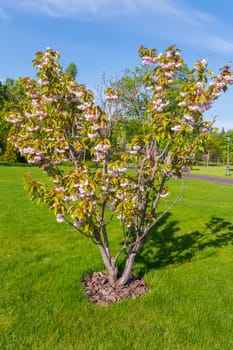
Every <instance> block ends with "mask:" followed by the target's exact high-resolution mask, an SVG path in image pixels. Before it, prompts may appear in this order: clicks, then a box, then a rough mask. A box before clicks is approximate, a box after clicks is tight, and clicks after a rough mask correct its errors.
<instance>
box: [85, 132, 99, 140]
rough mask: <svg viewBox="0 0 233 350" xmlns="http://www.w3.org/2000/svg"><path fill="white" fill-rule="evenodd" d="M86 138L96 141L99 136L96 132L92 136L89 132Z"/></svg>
mask: <svg viewBox="0 0 233 350" xmlns="http://www.w3.org/2000/svg"><path fill="white" fill-rule="evenodd" d="M87 136H88V137H89V139H96V138H97V137H98V136H99V134H98V133H97V132H96V133H94V134H93V133H90V132H89V133H88V134H87Z"/></svg>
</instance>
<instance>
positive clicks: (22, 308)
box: [0, 165, 233, 350]
mask: <svg viewBox="0 0 233 350" xmlns="http://www.w3.org/2000/svg"><path fill="white" fill-rule="evenodd" d="M28 169H29V168H27V167H13V166H12V167H7V166H3V165H0V235H1V240H0V270H1V271H0V286H1V287H0V332H1V333H0V349H1V350H21V349H23V350H24V349H25V350H30V349H33V350H71V349H72V350H116V349H117V350H134V349H135V350H137V349H138V350H149V349H150V350H157V349H158V350H208V349H209V350H217V349H218V350H231V349H232V348H233V332H232V329H233V293H232V291H233V279H232V276H233V259H232V256H233V246H232V243H233V211H232V207H233V200H232V198H233V188H232V187H231V186H225V185H220V184H212V183H207V182H201V181H195V180H190V179H185V180H184V189H183V192H182V197H181V199H180V201H179V202H178V203H177V205H176V207H174V208H173V209H172V210H171V212H170V213H169V214H167V215H166V217H165V218H164V219H163V221H162V222H161V225H160V226H159V227H157V228H155V229H154V232H152V233H151V235H150V237H148V239H147V241H146V242H145V245H144V247H143V249H142V251H141V253H140V256H139V257H138V259H137V264H136V266H135V273H138V272H139V271H140V272H141V273H143V274H144V278H145V280H146V282H147V285H148V287H149V289H150V292H149V293H148V294H147V295H145V296H143V297H140V298H138V299H135V300H128V301H123V302H120V303H118V304H113V305H110V306H107V307H100V306H97V305H93V304H90V303H89V302H88V301H87V299H86V296H85V294H84V291H83V289H82V286H81V280H82V278H83V277H84V276H85V274H87V273H88V272H90V271H99V270H102V269H103V265H102V262H101V259H100V257H99V255H98V252H97V248H96V247H95V246H94V245H92V244H91V243H90V242H89V241H87V240H86V239H85V238H84V237H80V236H79V235H78V233H76V232H73V231H72V230H71V228H69V227H68V226H66V225H63V224H57V223H56V222H55V219H54V216H53V215H52V214H51V213H49V212H48V211H47V209H46V208H44V207H38V206H36V205H35V204H34V203H31V202H29V200H28V198H27V195H26V194H25V193H24V191H23V187H22V176H23V174H24V173H25V172H26V171H28ZM29 170H31V171H32V172H33V173H35V174H36V173H38V169H36V168H30V169H29ZM180 183H181V182H180V181H171V183H170V187H171V189H172V190H173V192H174V193H177V192H178V191H179V187H180ZM167 204H169V202H166V201H165V202H164V204H163V205H164V206H166V205H167ZM116 232H117V225H115V227H113V228H112V234H113V236H114V235H115V234H116Z"/></svg>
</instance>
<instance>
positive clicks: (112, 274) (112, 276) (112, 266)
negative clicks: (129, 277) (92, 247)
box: [98, 244, 118, 283]
mask: <svg viewBox="0 0 233 350" xmlns="http://www.w3.org/2000/svg"><path fill="white" fill-rule="evenodd" d="M98 247H99V250H100V254H101V256H102V258H103V262H104V265H105V267H106V269H107V270H108V274H109V281H110V282H113V283H115V282H116V280H117V276H118V269H117V266H116V263H115V262H114V260H113V259H111V257H110V255H109V254H107V252H106V249H105V248H104V247H103V246H102V245H101V244H98Z"/></svg>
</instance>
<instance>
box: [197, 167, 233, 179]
mask: <svg viewBox="0 0 233 350" xmlns="http://www.w3.org/2000/svg"><path fill="white" fill-rule="evenodd" d="M192 173H193V174H199V175H207V176H214V177H215V176H216V177H222V178H227V179H233V169H232V167H231V168H230V175H227V176H226V166H224V165H209V166H194V167H193V170H192Z"/></svg>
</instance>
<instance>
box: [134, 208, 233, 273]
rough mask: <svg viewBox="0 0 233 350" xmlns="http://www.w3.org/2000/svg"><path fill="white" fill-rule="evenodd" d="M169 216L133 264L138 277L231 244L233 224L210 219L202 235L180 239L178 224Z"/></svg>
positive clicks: (223, 220)
mask: <svg viewBox="0 0 233 350" xmlns="http://www.w3.org/2000/svg"><path fill="white" fill-rule="evenodd" d="M170 216H171V214H170V213H168V214H166V215H165V216H164V217H163V218H162V219H161V220H160V222H159V225H155V226H154V227H153V228H152V230H151V232H150V233H149V234H148V236H147V238H146V240H145V241H144V244H143V246H142V249H141V251H140V252H139V253H138V256H137V260H136V261H137V268H138V269H139V270H140V271H138V272H139V273H140V274H143V275H144V274H145V273H146V272H148V271H149V270H151V269H156V268H162V267H166V266H168V265H173V264H182V263H184V262H187V261H190V260H191V259H193V258H195V255H197V253H199V252H200V251H203V250H204V249H206V248H208V247H212V248H219V247H223V246H226V245H229V244H233V224H232V223H231V222H229V221H227V220H225V219H224V218H220V217H215V216H214V217H212V218H211V219H210V221H209V222H208V223H206V224H205V228H204V230H203V232H201V231H199V230H195V231H192V232H190V233H186V234H183V235H179V232H180V228H179V225H178V224H179V223H178V221H175V220H173V221H169V220H168V219H169V217H170ZM137 268H136V269H137Z"/></svg>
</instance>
